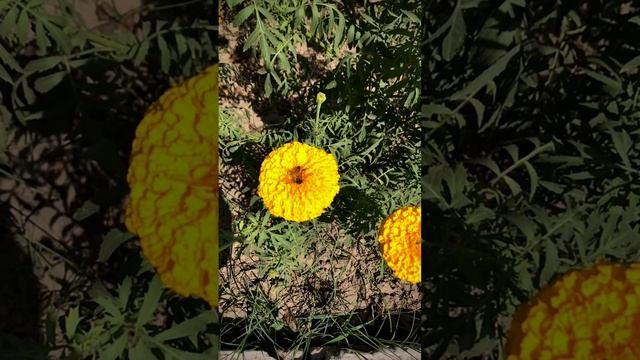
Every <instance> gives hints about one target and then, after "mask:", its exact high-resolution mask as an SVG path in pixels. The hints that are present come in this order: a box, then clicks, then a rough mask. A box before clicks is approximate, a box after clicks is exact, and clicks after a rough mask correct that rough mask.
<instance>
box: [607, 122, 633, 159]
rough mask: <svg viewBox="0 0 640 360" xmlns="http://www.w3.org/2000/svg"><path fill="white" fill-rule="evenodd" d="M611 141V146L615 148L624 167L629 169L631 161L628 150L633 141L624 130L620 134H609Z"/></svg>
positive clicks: (613, 132)
mask: <svg viewBox="0 0 640 360" xmlns="http://www.w3.org/2000/svg"><path fill="white" fill-rule="evenodd" d="M611 139H612V140H613V146H614V147H615V148H616V152H617V154H618V156H620V158H621V159H622V162H624V165H625V166H626V167H628V168H631V161H630V160H629V150H630V149H631V146H633V141H632V140H631V137H630V136H629V133H627V132H626V131H625V130H622V131H621V132H615V131H612V132H611Z"/></svg>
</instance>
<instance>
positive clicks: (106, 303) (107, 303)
mask: <svg viewBox="0 0 640 360" xmlns="http://www.w3.org/2000/svg"><path fill="white" fill-rule="evenodd" d="M93 301H95V302H96V303H97V304H98V305H100V306H101V307H102V308H103V309H104V311H106V312H107V314H109V315H111V316H112V317H113V318H114V319H115V320H116V321H118V320H124V319H123V317H122V313H121V312H120V309H118V305H117V304H116V302H115V301H114V299H113V297H111V294H106V295H103V296H98V297H96V298H94V299H93Z"/></svg>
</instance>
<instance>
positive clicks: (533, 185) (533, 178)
mask: <svg viewBox="0 0 640 360" xmlns="http://www.w3.org/2000/svg"><path fill="white" fill-rule="evenodd" d="M524 167H525V168H526V169H527V172H528V173H529V181H530V188H529V200H532V199H533V196H534V195H535V193H536V190H537V189H538V183H539V181H540V179H539V177H538V173H537V172H536V169H535V168H534V167H533V165H531V163H530V162H528V161H526V162H525V163H524Z"/></svg>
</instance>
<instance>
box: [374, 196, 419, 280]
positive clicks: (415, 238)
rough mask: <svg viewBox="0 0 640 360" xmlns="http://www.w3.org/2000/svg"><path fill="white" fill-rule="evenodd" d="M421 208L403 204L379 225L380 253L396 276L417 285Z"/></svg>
mask: <svg viewBox="0 0 640 360" xmlns="http://www.w3.org/2000/svg"><path fill="white" fill-rule="evenodd" d="M420 226H421V210H420V207H416V206H406V207H403V208H400V209H398V210H396V211H394V212H393V213H392V214H391V215H390V216H389V217H387V218H386V219H385V220H384V222H383V223H382V225H381V226H380V230H379V234H378V239H379V241H380V247H381V250H382V256H383V257H384V260H385V261H386V262H387V265H389V267H390V268H391V270H393V273H394V274H395V276H396V277H397V278H399V279H401V280H405V281H408V282H410V283H413V284H417V283H419V282H420V280H421V255H422V252H421V247H420V246H421V227H420Z"/></svg>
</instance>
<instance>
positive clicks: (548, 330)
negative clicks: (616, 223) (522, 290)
mask: <svg viewBox="0 0 640 360" xmlns="http://www.w3.org/2000/svg"><path fill="white" fill-rule="evenodd" d="M638 339H640V264H632V265H622V264H605V263H601V264H597V265H594V266H592V267H589V268H586V269H583V270H574V271H571V272H569V273H567V274H565V275H564V276H563V277H562V278H560V279H559V280H558V281H556V282H554V283H553V284H551V285H550V286H547V287H545V288H544V289H542V290H541V291H540V293H539V294H538V295H536V296H535V297H534V298H533V299H531V300H530V301H529V302H528V303H527V304H524V305H523V306H521V307H520V308H519V309H518V311H516V314H515V315H514V318H513V321H512V325H511V330H510V333H509V340H508V343H507V354H508V358H507V359H508V360H524V359H532V360H533V359H536V360H545V359H576V360H580V359H584V360H588V359H590V360H592V359H629V360H631V359H634V360H635V359H640V341H638Z"/></svg>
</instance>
